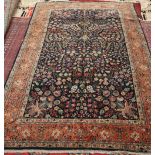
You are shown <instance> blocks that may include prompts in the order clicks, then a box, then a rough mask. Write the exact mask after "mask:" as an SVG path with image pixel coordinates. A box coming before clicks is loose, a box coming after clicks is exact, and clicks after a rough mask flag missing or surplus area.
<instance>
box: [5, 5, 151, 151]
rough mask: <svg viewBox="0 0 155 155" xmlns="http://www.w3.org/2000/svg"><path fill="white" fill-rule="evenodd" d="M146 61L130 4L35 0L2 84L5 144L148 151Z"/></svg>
mask: <svg viewBox="0 0 155 155" xmlns="http://www.w3.org/2000/svg"><path fill="white" fill-rule="evenodd" d="M149 59H150V56H149V50H148V47H147V43H146V40H145V37H144V34H143V32H142V29H141V27H140V23H139V21H138V18H137V15H136V12H135V10H134V8H133V5H132V4H131V3H110V2H104V3H95V2H91V3H76V2H70V3H64V2H53V3H52V2H51V3H38V4H37V6H36V9H35V12H34V14H33V17H32V20H31V23H30V26H29V29H28V32H27V35H26V37H25V40H24V43H23V45H22V47H21V49H20V52H19V55H18V57H17V60H16V63H15V65H14V68H13V70H12V72H11V74H10V77H9V79H8V81H7V84H6V87H5V148H6V149H29V148H31V149H56V150H57V149H63V150H64V149H83V150H84V149H90V150H91V149H92V150H94V149H95V150H96V149H97V150H98V149H99V150H100V149H105V150H126V151H135V152H139V151H141V152H149V151H150V64H149V63H150V60H149Z"/></svg>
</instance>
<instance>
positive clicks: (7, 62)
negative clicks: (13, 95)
mask: <svg viewBox="0 0 155 155" xmlns="http://www.w3.org/2000/svg"><path fill="white" fill-rule="evenodd" d="M29 21H30V18H12V20H11V24H10V27H9V29H8V31H7V33H6V36H5V41H4V66H5V67H4V80H5V82H6V80H7V79H8V76H9V73H10V71H11V69H12V67H13V64H14V61H15V58H16V56H17V54H18V51H19V49H20V46H21V44H22V42H23V39H24V36H25V33H26V30H27V28H28V24H29Z"/></svg>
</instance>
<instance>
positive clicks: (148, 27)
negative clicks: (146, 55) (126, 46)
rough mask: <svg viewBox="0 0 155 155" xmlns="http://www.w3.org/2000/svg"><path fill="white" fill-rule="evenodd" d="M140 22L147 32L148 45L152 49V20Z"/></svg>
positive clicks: (145, 32)
mask: <svg viewBox="0 0 155 155" xmlns="http://www.w3.org/2000/svg"><path fill="white" fill-rule="evenodd" d="M140 24H141V26H142V29H143V32H144V34H145V37H146V40H147V43H148V47H149V49H150V51H151V22H149V21H140Z"/></svg>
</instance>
